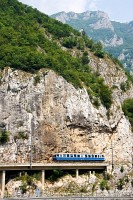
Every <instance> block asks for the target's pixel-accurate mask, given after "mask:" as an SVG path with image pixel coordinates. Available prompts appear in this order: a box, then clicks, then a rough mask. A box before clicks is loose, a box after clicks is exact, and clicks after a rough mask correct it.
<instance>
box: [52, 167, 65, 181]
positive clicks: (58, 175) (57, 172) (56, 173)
mask: <svg viewBox="0 0 133 200" xmlns="http://www.w3.org/2000/svg"><path fill="white" fill-rule="evenodd" d="M62 176H63V171H62V170H56V169H55V170H53V171H52V175H51V176H49V178H48V180H49V181H51V182H54V181H57V180H58V179H59V178H61V177H62Z"/></svg>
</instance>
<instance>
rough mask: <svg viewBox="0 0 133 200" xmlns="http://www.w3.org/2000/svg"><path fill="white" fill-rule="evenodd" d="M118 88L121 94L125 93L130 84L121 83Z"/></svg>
mask: <svg viewBox="0 0 133 200" xmlns="http://www.w3.org/2000/svg"><path fill="white" fill-rule="evenodd" d="M120 88H121V90H122V91H123V92H126V91H127V90H129V89H130V84H129V81H126V82H122V83H121V84H120Z"/></svg>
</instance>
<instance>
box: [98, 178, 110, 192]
mask: <svg viewBox="0 0 133 200" xmlns="http://www.w3.org/2000/svg"><path fill="white" fill-rule="evenodd" d="M100 189H101V190H105V189H106V190H109V189H110V186H109V185H108V183H107V181H106V180H102V181H101V182H100Z"/></svg>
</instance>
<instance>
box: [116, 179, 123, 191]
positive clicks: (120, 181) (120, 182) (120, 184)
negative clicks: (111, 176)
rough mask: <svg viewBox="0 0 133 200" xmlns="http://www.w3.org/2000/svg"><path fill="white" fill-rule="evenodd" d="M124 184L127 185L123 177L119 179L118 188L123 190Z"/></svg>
mask: <svg viewBox="0 0 133 200" xmlns="http://www.w3.org/2000/svg"><path fill="white" fill-rule="evenodd" d="M124 185H125V182H124V179H123V178H121V179H119V181H118V183H117V188H118V190H122V189H123V186H124Z"/></svg>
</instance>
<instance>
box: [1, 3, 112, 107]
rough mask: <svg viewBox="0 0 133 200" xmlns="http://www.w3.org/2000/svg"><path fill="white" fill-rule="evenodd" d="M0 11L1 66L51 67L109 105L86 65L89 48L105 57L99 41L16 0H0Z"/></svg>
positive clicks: (108, 96)
mask: <svg viewBox="0 0 133 200" xmlns="http://www.w3.org/2000/svg"><path fill="white" fill-rule="evenodd" d="M0 13H1V15H0V51H1V54H0V68H1V69H3V68H4V67H6V66H9V67H12V68H16V69H21V70H25V71H29V72H35V71H36V70H38V69H40V68H49V69H53V70H54V71H56V72H57V73H58V74H59V75H61V76H63V77H64V78H65V79H66V80H67V81H69V82H71V83H72V84H73V85H74V86H75V87H80V88H82V87H83V86H84V87H86V89H87V91H88V93H89V94H90V95H91V96H95V98H96V99H97V97H98V98H99V97H100V99H101V102H102V103H103V104H104V105H105V107H106V108H109V107H110V105H111V101H112V100H111V90H110V89H109V88H108V86H106V85H105V84H104V80H103V79H102V78H101V77H99V75H98V73H96V72H94V71H93V70H92V69H91V67H90V66H89V55H88V52H89V51H91V52H93V53H94V55H95V56H98V57H100V58H104V57H108V56H107V55H106V54H105V52H103V50H102V45H101V43H94V42H93V40H92V39H89V38H88V37H87V36H84V35H83V34H82V33H79V32H78V31H76V30H74V29H72V28H71V27H70V26H68V25H65V24H62V23H61V22H58V21H56V20H54V19H51V18H49V17H48V16H47V15H45V14H42V13H40V12H39V11H38V10H36V9H33V8H31V7H29V6H26V5H23V4H22V3H19V2H18V1H17V0H2V1H1V2H0ZM73 54H74V55H73ZM96 104H99V103H98V101H97V100H96Z"/></svg>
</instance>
